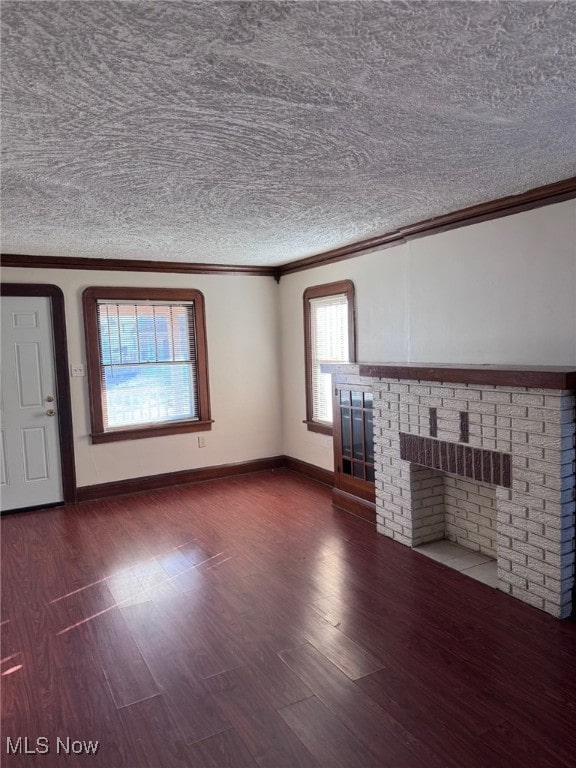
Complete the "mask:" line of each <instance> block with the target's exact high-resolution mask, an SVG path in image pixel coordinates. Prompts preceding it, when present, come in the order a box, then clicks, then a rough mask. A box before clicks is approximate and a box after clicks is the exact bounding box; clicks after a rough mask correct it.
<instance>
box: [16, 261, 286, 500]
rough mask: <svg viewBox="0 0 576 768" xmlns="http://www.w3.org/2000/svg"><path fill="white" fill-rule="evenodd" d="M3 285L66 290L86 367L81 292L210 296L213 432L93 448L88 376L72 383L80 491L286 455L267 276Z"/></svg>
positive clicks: (141, 276) (19, 278)
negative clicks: (120, 288) (177, 291)
mask: <svg viewBox="0 0 576 768" xmlns="http://www.w3.org/2000/svg"><path fill="white" fill-rule="evenodd" d="M2 280H3V281H4V282H26V283H31V282H33V283H51V284H54V285H58V286H59V287H60V288H61V289H62V291H63V292H64V297H65V302H66V325H67V333H68V352H69V361H70V364H77V363H85V362H86V354H85V347H84V330H83V321H82V303H81V299H82V291H83V290H84V288H86V287H88V286H90V285H126V286H133V287H140V286H154V287H179V288H182V287H191V288H198V289H199V290H200V291H202V293H203V294H204V298H205V302H206V326H207V336H208V365H209V374H210V399H211V406H212V418H213V419H214V424H213V425H212V430H211V431H210V432H205V433H201V434H203V435H205V437H206V443H207V445H206V447H205V448H199V447H198V434H199V433H188V434H183V435H170V436H166V437H155V438H146V439H142V440H130V441H126V442H117V443H105V444H101V445H92V444H91V442H90V438H89V432H90V420H89V404H88V387H87V379H86V378H71V379H70V384H71V390H72V417H73V423H74V441H75V453H76V472H77V482H78V485H79V486H84V485H92V484H95V483H105V482H111V481H115V480H123V479H126V478H132V477H143V476H146V475H154V474H161V473H163V472H176V471H179V470H184V469H191V468H194V467H204V466H212V465H216V464H227V463H234V462H241V461H248V460H251V459H258V458H263V457H267V456H276V455H278V454H280V453H281V452H282V440H281V409H280V403H279V389H280V384H279V353H278V349H279V345H278V320H277V312H276V306H277V301H278V298H277V297H278V286H277V285H276V283H275V282H274V280H272V278H270V277H253V276H246V277H244V276H234V275H231V276H219V275H175V274H158V273H129V272H91V271H81V270H78V271H77V270H54V269H50V270H28V269H19V268H5V269H3V270H2Z"/></svg>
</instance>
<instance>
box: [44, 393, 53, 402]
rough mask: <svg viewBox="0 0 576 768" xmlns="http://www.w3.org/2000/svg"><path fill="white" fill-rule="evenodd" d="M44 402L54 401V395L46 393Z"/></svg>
mask: <svg viewBox="0 0 576 768" xmlns="http://www.w3.org/2000/svg"><path fill="white" fill-rule="evenodd" d="M46 402H47V403H53V402H54V395H46Z"/></svg>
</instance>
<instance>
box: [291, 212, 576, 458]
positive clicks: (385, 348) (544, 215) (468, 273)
mask: <svg viewBox="0 0 576 768" xmlns="http://www.w3.org/2000/svg"><path fill="white" fill-rule="evenodd" d="M345 278H349V279H351V280H352V281H353V282H354V284H355V287H356V309H357V324H356V327H357V338H358V344H357V351H358V360H361V361H374V362H384V361H416V362H441V363H502V364H506V363H540V364H550V365H553V364H575V363H576V203H575V202H574V201H569V202H565V203H560V204H558V205H552V206H547V207H545V208H539V209H537V210H534V211H529V212H526V213H521V214H516V215H514V216H508V217H506V218H502V219H497V220H494V221H488V222H485V223H482V224H477V225H474V226H469V227H463V228H461V229H457V230H453V231H451V232H446V233H442V234H438V235H434V236H431V237H425V238H422V239H419V240H413V241H411V242H409V243H407V244H405V245H399V246H396V247H393V248H388V249H383V250H381V251H377V252H374V253H370V254H366V255H363V256H359V257H357V258H355V259H349V260H347V261H342V262H339V263H336V264H332V265H329V266H325V267H319V268H316V269H311V270H307V271H305V272H297V273H294V274H292V275H287V276H286V277H283V278H282V281H281V283H280V289H281V292H280V302H281V303H280V316H281V317H280V333H281V349H282V364H281V366H282V367H281V372H282V381H283V392H284V397H283V438H284V453H286V454H288V455H290V456H294V457H295V458H299V459H302V460H304V461H308V462H310V463H312V464H316V465H318V466H321V467H324V468H327V469H331V468H332V461H333V458H332V446H331V440H330V438H327V437H324V436H322V435H318V434H316V433H313V432H308V430H307V429H306V426H305V425H304V424H303V423H302V420H303V418H304V414H305V395H304V345H303V336H302V333H303V332H302V323H303V319H302V315H303V311H302V294H303V291H304V289H305V288H307V287H308V286H311V285H318V284H320V283H328V282H332V281H333V280H342V279H345Z"/></svg>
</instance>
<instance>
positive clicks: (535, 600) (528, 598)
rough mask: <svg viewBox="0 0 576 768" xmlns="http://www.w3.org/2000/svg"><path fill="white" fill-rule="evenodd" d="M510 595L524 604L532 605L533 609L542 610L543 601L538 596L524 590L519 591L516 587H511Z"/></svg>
mask: <svg viewBox="0 0 576 768" xmlns="http://www.w3.org/2000/svg"><path fill="white" fill-rule="evenodd" d="M512 595H513V596H514V597H517V598H518V599H519V600H522V602H524V603H528V605H532V606H533V607H534V608H540V609H541V610H542V609H543V608H544V600H543V598H542V597H539V596H538V595H532V594H531V593H530V592H528V591H527V590H524V589H521V588H520V589H519V588H518V587H514V586H513V587H512Z"/></svg>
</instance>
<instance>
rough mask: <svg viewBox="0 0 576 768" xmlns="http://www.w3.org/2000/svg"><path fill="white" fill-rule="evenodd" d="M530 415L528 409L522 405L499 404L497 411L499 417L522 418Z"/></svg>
mask: <svg viewBox="0 0 576 768" xmlns="http://www.w3.org/2000/svg"><path fill="white" fill-rule="evenodd" d="M527 413H528V409H527V408H524V407H522V406H521V405H503V404H499V405H498V408H497V409H496V415H497V417H513V418H522V417H525V416H526V414H527Z"/></svg>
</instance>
